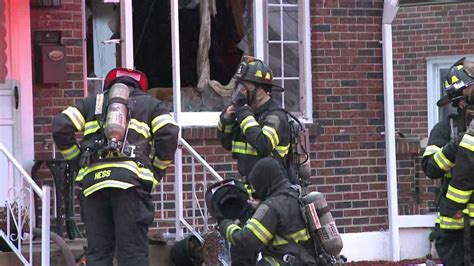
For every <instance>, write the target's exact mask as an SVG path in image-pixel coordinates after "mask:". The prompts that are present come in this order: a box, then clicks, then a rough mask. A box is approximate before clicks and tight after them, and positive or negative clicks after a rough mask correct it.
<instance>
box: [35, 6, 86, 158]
mask: <svg viewBox="0 0 474 266" xmlns="http://www.w3.org/2000/svg"><path fill="white" fill-rule="evenodd" d="M31 30H32V36H34V31H37V30H41V31H60V32H61V37H62V38H61V43H62V44H63V45H65V46H66V48H67V53H66V60H67V73H68V74H67V82H66V83H64V84H51V85H45V84H40V83H37V82H34V81H33V107H34V121H35V125H34V134H35V135H34V138H35V152H36V159H48V158H51V156H52V152H51V148H52V147H51V145H49V146H48V145H45V144H46V143H45V140H48V139H51V138H52V136H51V132H52V126H51V122H52V118H53V116H54V115H56V114H58V113H59V112H61V111H62V110H63V109H65V108H66V107H67V106H69V105H72V104H74V102H75V100H77V99H81V98H82V97H83V96H84V89H83V88H84V86H83V85H84V84H83V80H82V66H83V56H82V12H81V1H80V0H62V1H61V7H60V8H34V7H32V8H31ZM33 49H34V47H33ZM33 56H34V52H33ZM33 68H34V66H33ZM46 147H47V148H49V150H47V149H45V148H46Z"/></svg>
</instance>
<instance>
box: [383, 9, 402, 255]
mask: <svg viewBox="0 0 474 266" xmlns="http://www.w3.org/2000/svg"><path fill="white" fill-rule="evenodd" d="M397 11H398V0H385V1H384V6H383V17H382V54H383V84H384V86H383V87H384V112H385V157H386V167H387V182H388V183H387V189H388V224H389V233H390V244H391V245H390V248H391V259H392V261H399V260H400V232H399V219H398V194H397V164H396V148H395V108H394V97H393V55H392V22H393V19H394V18H395V15H396V14H397Z"/></svg>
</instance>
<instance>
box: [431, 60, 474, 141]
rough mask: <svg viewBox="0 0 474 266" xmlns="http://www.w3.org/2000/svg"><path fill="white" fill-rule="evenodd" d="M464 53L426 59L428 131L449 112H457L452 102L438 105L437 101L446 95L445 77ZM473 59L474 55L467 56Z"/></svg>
mask: <svg viewBox="0 0 474 266" xmlns="http://www.w3.org/2000/svg"><path fill="white" fill-rule="evenodd" d="M462 57H464V55H459V56H445V57H434V58H427V59H426V65H427V67H426V69H427V74H426V77H427V89H428V90H427V95H428V133H429V132H430V131H431V129H432V128H433V127H434V126H435V125H436V123H438V121H440V120H442V119H443V118H445V117H448V115H449V114H451V113H453V112H456V109H455V108H454V107H452V106H451V105H450V104H447V105H445V106H443V107H438V106H437V105H436V102H437V101H438V100H439V99H440V98H441V97H442V96H443V95H444V91H443V82H444V80H443V78H444V75H445V74H446V72H447V70H448V69H449V68H450V67H451V66H452V65H453V64H454V63H455V62H456V61H457V60H459V58H462ZM465 57H467V58H469V59H470V60H472V59H473V58H474V56H472V55H470V56H465Z"/></svg>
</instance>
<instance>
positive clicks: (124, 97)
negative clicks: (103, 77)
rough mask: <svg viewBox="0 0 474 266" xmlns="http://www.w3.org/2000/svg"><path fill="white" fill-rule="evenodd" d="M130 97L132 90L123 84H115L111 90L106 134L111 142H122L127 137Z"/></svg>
mask: <svg viewBox="0 0 474 266" xmlns="http://www.w3.org/2000/svg"><path fill="white" fill-rule="evenodd" d="M129 96H130V89H129V88H128V86H127V85H125V84H123V83H115V84H114V85H113V86H112V88H110V92H109V106H108V108H107V118H106V120H105V132H104V133H105V137H106V138H107V139H108V140H109V142H115V143H116V142H122V141H123V139H124V137H125V130H126V128H127V113H128V108H127V103H128V97H129Z"/></svg>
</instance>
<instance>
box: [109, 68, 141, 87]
mask: <svg viewBox="0 0 474 266" xmlns="http://www.w3.org/2000/svg"><path fill="white" fill-rule="evenodd" d="M124 78H125V79H126V78H129V79H131V80H133V81H135V82H136V83H137V84H138V85H139V86H140V89H141V90H143V91H144V92H146V91H147V89H148V79H147V77H146V75H145V74H144V73H143V72H141V71H138V70H134V69H127V68H114V69H112V70H110V72H109V73H108V74H107V76H106V77H105V81H104V91H105V90H108V89H110V87H111V86H112V84H113V82H114V81H115V80H117V79H124Z"/></svg>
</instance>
